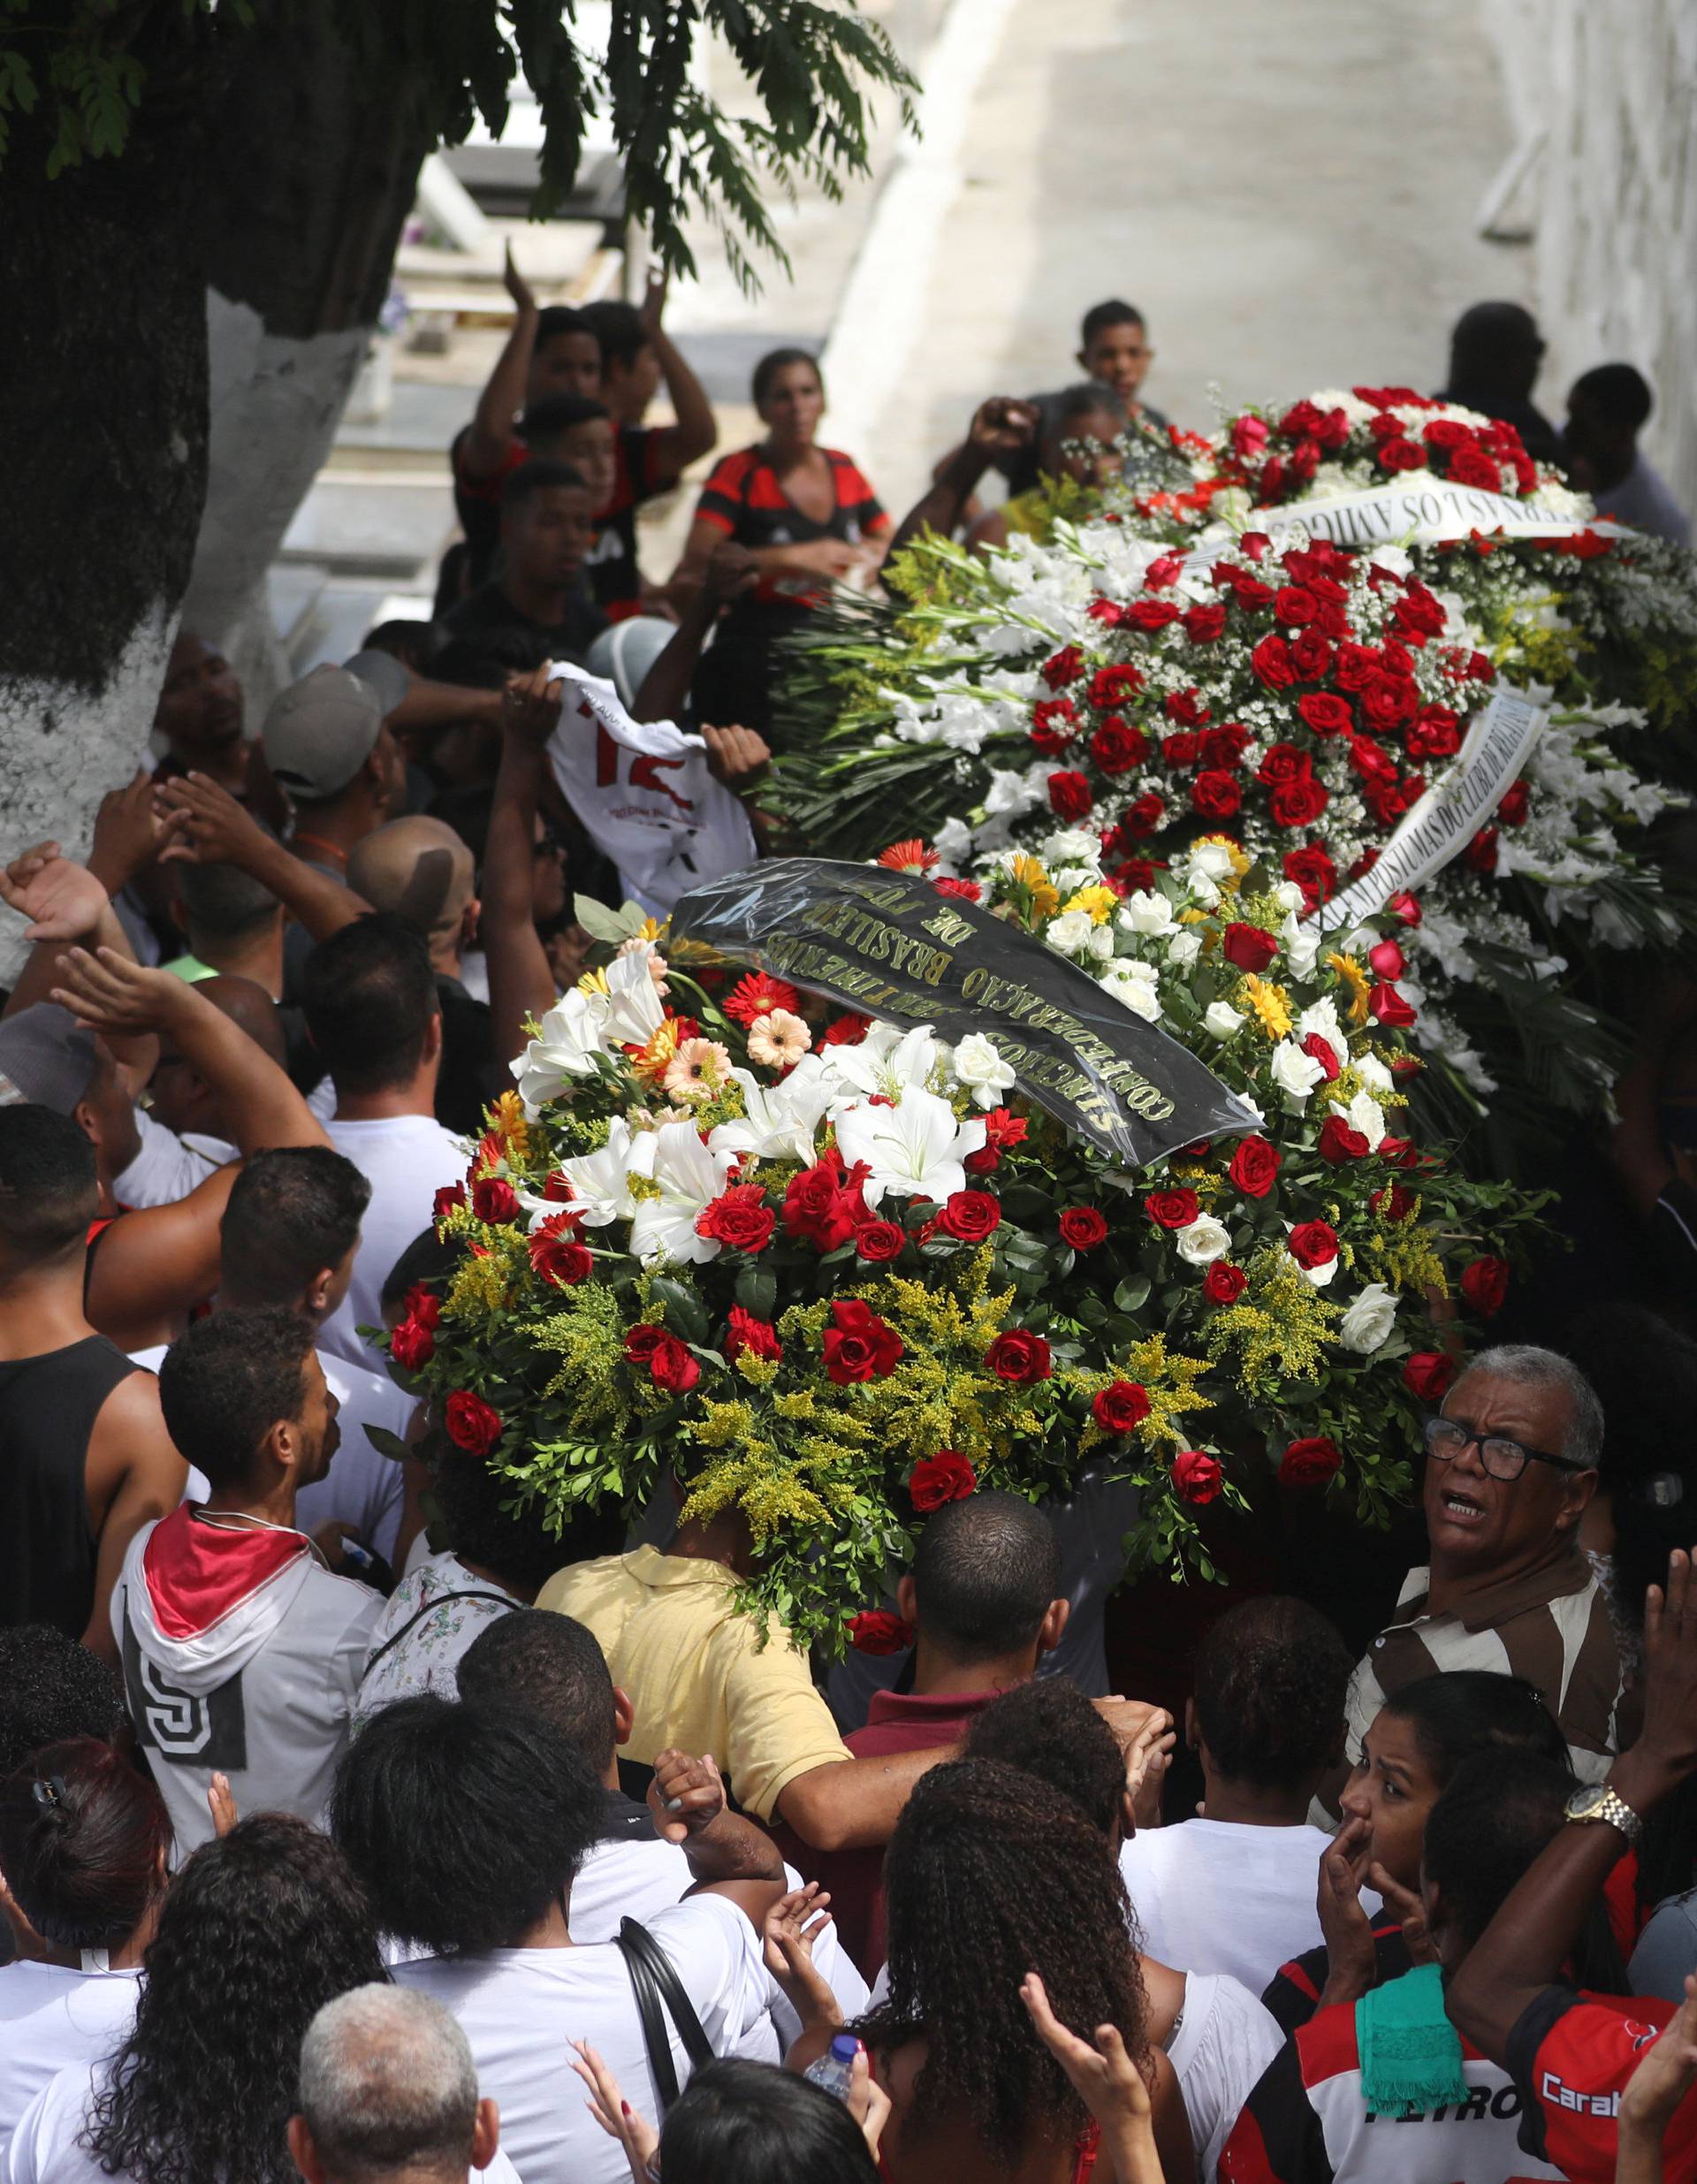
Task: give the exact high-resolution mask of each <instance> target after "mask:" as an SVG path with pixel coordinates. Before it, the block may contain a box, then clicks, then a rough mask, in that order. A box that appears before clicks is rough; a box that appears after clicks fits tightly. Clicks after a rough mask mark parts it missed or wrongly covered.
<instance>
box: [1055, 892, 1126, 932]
mask: <svg viewBox="0 0 1697 2184" xmlns="http://www.w3.org/2000/svg"><path fill="white" fill-rule="evenodd" d="M1119 899H1120V898H1119V897H1118V895H1116V894H1115V892H1114V890H1113V888H1112V887H1080V888H1079V890H1078V892H1077V894H1075V895H1073V896H1071V897H1070V898H1069V901H1068V903H1067V908H1068V909H1069V910H1083V911H1084V914H1085V916H1086V917H1088V918H1089V919H1090V922H1091V924H1092V925H1106V924H1107V921H1108V919H1109V918H1110V917H1113V915H1114V911H1115V906H1116V905H1117V903H1118V902H1119Z"/></svg>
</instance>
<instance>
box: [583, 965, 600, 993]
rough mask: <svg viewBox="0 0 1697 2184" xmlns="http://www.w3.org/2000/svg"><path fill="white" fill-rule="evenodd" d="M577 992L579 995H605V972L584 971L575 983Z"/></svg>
mask: <svg viewBox="0 0 1697 2184" xmlns="http://www.w3.org/2000/svg"><path fill="white" fill-rule="evenodd" d="M577 990H578V992H579V993H605V992H606V990H607V974H606V972H605V970H586V971H585V972H584V973H583V976H582V978H580V979H579V980H578V982H577Z"/></svg>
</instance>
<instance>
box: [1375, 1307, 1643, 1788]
mask: <svg viewBox="0 0 1697 2184" xmlns="http://www.w3.org/2000/svg"><path fill="white" fill-rule="evenodd" d="M1601 1457H1602V1404H1600V1403H1599V1402H1598V1401H1597V1397H1596V1395H1595V1392H1594V1389H1592V1386H1591V1383H1590V1381H1587V1379H1586V1377H1585V1375H1584V1374H1582V1373H1581V1372H1580V1371H1579V1367H1578V1366H1575V1365H1572V1364H1570V1363H1569V1361H1568V1360H1567V1358H1562V1357H1558V1356H1557V1355H1556V1352H1555V1351H1552V1350H1537V1349H1534V1348H1533V1347H1532V1346H1531V1345H1530V1344H1527V1343H1516V1344H1511V1345H1505V1346H1503V1347H1502V1348H1499V1349H1495V1350H1485V1351H1480V1354H1479V1355H1478V1356H1477V1357H1476V1358H1474V1359H1473V1362H1472V1363H1471V1364H1470V1365H1469V1366H1468V1367H1467V1369H1466V1370H1465V1372H1464V1373H1463V1374H1462V1375H1461V1378H1460V1379H1459V1380H1458V1381H1457V1382H1456V1384H1455V1386H1454V1387H1453V1388H1452V1389H1450V1392H1449V1394H1448V1395H1447V1396H1445V1397H1444V1399H1443V1402H1442V1405H1441V1406H1440V1408H1439V1410H1438V1412H1437V1413H1436V1415H1435V1416H1434V1417H1433V1418H1431V1419H1427V1427H1426V1488H1425V1497H1424V1499H1425V1510H1426V1529H1427V1541H1428V1542H1429V1544H1430V1549H1431V1556H1432V1559H1431V1562H1430V1564H1428V1565H1427V1567H1426V1568H1424V1569H1419V1570H1411V1571H1409V1573H1408V1576H1407V1578H1406V1579H1405V1580H1404V1585H1403V1591H1402V1597H1401V1598H1400V1600H1399V1601H1398V1602H1397V1603H1396V1616H1395V1618H1394V1620H1393V1621H1392V1622H1391V1623H1389V1625H1387V1626H1386V1628H1385V1629H1384V1630H1382V1631H1381V1632H1380V1633H1379V1635H1378V1637H1377V1638H1375V1639H1374V1641H1373V1643H1372V1645H1371V1646H1369V1648H1367V1651H1366V1654H1365V1655H1364V1656H1363V1657H1362V1660H1361V1662H1360V1663H1359V1665H1358V1667H1357V1669H1356V1671H1355V1676H1354V1678H1353V1680H1352V1681H1351V1686H1350V1694H1349V1701H1348V1717H1349V1752H1350V1756H1351V1759H1352V1760H1353V1759H1354V1758H1356V1757H1357V1756H1358V1754H1359V1752H1360V1749H1361V1739H1362V1736H1363V1735H1364V1733H1365V1732H1366V1730H1367V1729H1368V1728H1369V1727H1370V1725H1371V1724H1372V1721H1373V1717H1374V1715H1375V1714H1376V1713H1377V1712H1378V1711H1379V1708H1381V1706H1382V1705H1383V1703H1384V1701H1385V1700H1386V1699H1387V1698H1388V1697H1389V1695H1390V1694H1391V1693H1393V1692H1396V1691H1399V1690H1400V1689H1401V1688H1402V1686H1404V1684H1410V1683H1412V1682H1413V1681H1414V1680H1415V1679H1416V1678H1418V1677H1422V1676H1430V1675H1432V1674H1434V1672H1436V1671H1438V1670H1449V1669H1492V1670H1497V1671H1498V1672H1499V1673H1501V1674H1503V1675H1510V1676H1524V1677H1525V1678H1526V1681H1527V1682H1528V1683H1530V1684H1533V1685H1534V1686H1536V1688H1537V1690H1538V1692H1539V1693H1540V1694H1541V1697H1542V1699H1543V1701H1544V1703H1545V1705H1546V1706H1548V1707H1549V1710H1550V1712H1551V1713H1552V1714H1553V1715H1554V1716H1556V1720H1557V1721H1558V1722H1559V1723H1560V1724H1561V1725H1562V1731H1563V1734H1564V1736H1565V1737H1566V1739H1567V1743H1568V1749H1569V1752H1570V1753H1571V1755H1572V1761H1573V1766H1574V1770H1575V1772H1576V1773H1577V1774H1578V1775H1579V1777H1580V1778H1581V1779H1582V1780H1584V1781H1587V1782H1600V1781H1601V1780H1602V1777H1603V1776H1604V1774H1605V1773H1606V1772H1607V1771H1608V1768H1609V1759H1610V1756H1611V1755H1612V1754H1613V1753H1614V1751H1615V1748H1616V1736H1617V1724H1616V1714H1617V1708H1618V1706H1619V1702H1620V1692H1621V1668H1620V1655H1619V1651H1618V1648H1617V1646H1616V1643H1615V1634H1614V1630H1613V1627H1612V1625H1610V1623H1609V1605H1608V1602H1607V1601H1606V1599H1605V1598H1604V1597H1603V1594H1602V1589H1601V1587H1599V1585H1598V1583H1597V1579H1596V1575H1595V1573H1594V1571H1593V1570H1592V1567H1591V1565H1590V1564H1589V1562H1588V1561H1587V1559H1586V1556H1585V1555H1584V1553H1583V1552H1582V1551H1581V1549H1580V1547H1579V1519H1580V1518H1581V1517H1582V1516H1583V1515H1584V1514H1585V1509H1586V1505H1587V1503H1588V1502H1589V1501H1590V1499H1591V1496H1592V1495H1593V1494H1594V1492H1595V1491H1596V1486H1597V1465H1598V1462H1599V1460H1600V1458H1601Z"/></svg>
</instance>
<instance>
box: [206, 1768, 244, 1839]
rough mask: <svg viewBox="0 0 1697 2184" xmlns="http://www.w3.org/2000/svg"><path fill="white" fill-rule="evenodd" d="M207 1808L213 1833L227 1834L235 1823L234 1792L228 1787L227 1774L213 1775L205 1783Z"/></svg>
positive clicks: (228, 1778) (228, 1779)
mask: <svg viewBox="0 0 1697 2184" xmlns="http://www.w3.org/2000/svg"><path fill="white" fill-rule="evenodd" d="M206 1804H207V1810H208V1811H209V1813H210V1814H211V1815H212V1832H213V1834H214V1835H228V1834H229V1832H230V1830H231V1829H232V1828H233V1827H234V1826H235V1824H236V1820H237V1813H236V1799H235V1792H233V1791H232V1789H231V1787H230V1777H229V1776H228V1775H214V1776H213V1777H212V1779H211V1781H210V1782H209V1784H207V1791H206Z"/></svg>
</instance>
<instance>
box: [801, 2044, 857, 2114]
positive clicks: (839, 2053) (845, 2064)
mask: <svg viewBox="0 0 1697 2184" xmlns="http://www.w3.org/2000/svg"><path fill="white" fill-rule="evenodd" d="M859 2052H860V2043H859V2041H858V2040H856V2038H855V2036H854V2035H853V2033H849V2032H840V2033H838V2034H837V2035H836V2036H835V2038H834V2039H833V2041H832V2043H831V2045H830V2047H829V2048H828V2049H827V2050H826V2053H825V2054H823V2055H821V2056H820V2057H819V2058H818V2061H817V2062H812V2063H810V2064H809V2065H808V2066H807V2068H806V2070H805V2071H803V2077H806V2078H811V2080H812V2081H813V2082H814V2084H815V2085H817V2086H821V2087H823V2088H824V2089H825V2091H826V2092H827V2093H829V2094H830V2095H831V2096H832V2097H833V2099H834V2100H839V2101H846V2100H847V2099H848V2088H849V2085H850V2083H851V2082H852V2081H853V2078H854V2074H855V2058H856V2055H858V2054H859Z"/></svg>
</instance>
